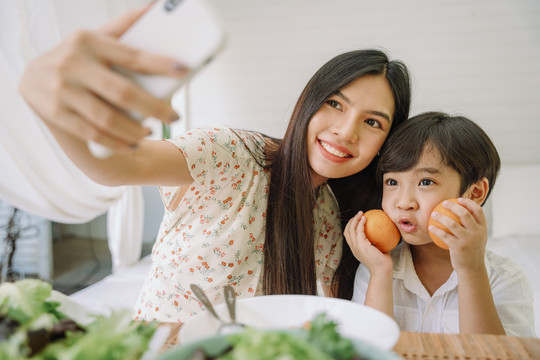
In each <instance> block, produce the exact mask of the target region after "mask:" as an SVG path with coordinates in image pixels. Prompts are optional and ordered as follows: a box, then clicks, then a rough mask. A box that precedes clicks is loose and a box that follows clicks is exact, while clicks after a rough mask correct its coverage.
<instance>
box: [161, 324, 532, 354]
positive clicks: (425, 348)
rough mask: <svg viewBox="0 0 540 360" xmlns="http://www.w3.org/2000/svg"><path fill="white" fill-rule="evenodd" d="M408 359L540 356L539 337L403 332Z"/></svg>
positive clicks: (171, 341) (173, 339)
mask: <svg viewBox="0 0 540 360" xmlns="http://www.w3.org/2000/svg"><path fill="white" fill-rule="evenodd" d="M163 325H166V326H170V328H171V332H170V334H169V337H168V339H167V341H166V342H165V346H164V350H167V349H169V348H170V347H172V346H176V345H178V331H179V330H180V326H181V324H180V323H178V324H174V323H168V324H162V326H163ZM392 350H393V351H394V352H395V353H397V354H399V355H400V356H401V357H402V358H403V359H406V360H540V338H522V337H515V336H501V335H484V334H477V335H470V334H465V335H459V334H430V333H413V332H401V333H400V336H399V340H398V342H397V344H396V345H395V346H394V348H393V349H392Z"/></svg>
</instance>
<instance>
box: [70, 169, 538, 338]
mask: <svg viewBox="0 0 540 360" xmlns="http://www.w3.org/2000/svg"><path fill="white" fill-rule="evenodd" d="M537 179H540V165H523V166H507V167H505V168H503V170H502V171H501V174H500V176H499V179H498V180H497V184H496V186H495V190H494V191H493V194H492V195H491V198H490V201H489V202H488V204H487V205H486V206H485V207H484V210H485V212H486V216H487V218H488V221H489V223H490V224H491V226H490V238H489V240H488V248H489V249H491V250H493V251H494V252H496V253H498V254H499V255H502V256H505V257H507V258H509V259H511V260H513V261H514V262H515V263H517V264H518V265H520V266H521V267H522V268H523V269H524V270H525V271H526V273H528V274H529V277H530V279H531V283H532V285H533V290H534V297H535V324H536V334H537V336H539V331H540V261H539V260H538V258H539V257H540V206H538V204H540V188H539V187H535V186H534V182H535V181H537ZM531 182H532V183H533V185H529V183H531ZM150 263H151V262H150V257H149V256H147V257H145V258H143V259H142V260H140V261H139V262H138V263H136V264H134V265H132V266H130V267H127V268H124V269H121V270H119V271H117V272H116V273H114V274H113V275H110V276H108V277H106V278H104V279H103V280H101V281H99V282H97V283H96V284H93V285H91V286H89V287H87V288H85V289H83V290H81V291H79V292H77V293H75V294H73V295H71V298H72V299H73V300H75V301H77V302H78V303H81V304H82V305H85V306H87V307H88V308H89V309H90V311H92V312H95V313H99V314H107V313H108V312H110V310H111V309H116V308H128V309H132V308H133V307H134V305H135V302H136V301H137V296H138V293H139V291H140V289H141V287H142V285H143V283H144V280H145V278H146V274H147V272H148V271H149V268H150Z"/></svg>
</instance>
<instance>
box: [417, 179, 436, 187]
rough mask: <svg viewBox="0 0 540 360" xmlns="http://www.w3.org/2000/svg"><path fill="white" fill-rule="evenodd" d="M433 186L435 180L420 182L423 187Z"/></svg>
mask: <svg viewBox="0 0 540 360" xmlns="http://www.w3.org/2000/svg"><path fill="white" fill-rule="evenodd" d="M433 184H434V182H433V180H429V179H423V180H421V181H420V185H422V186H429V185H433Z"/></svg>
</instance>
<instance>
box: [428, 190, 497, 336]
mask: <svg viewBox="0 0 540 360" xmlns="http://www.w3.org/2000/svg"><path fill="white" fill-rule="evenodd" d="M458 202H459V204H460V205H461V206H460V205H458V204H455V203H452V202H447V203H446V204H445V205H444V206H445V207H446V208H447V209H448V210H450V211H452V212H453V213H454V214H456V215H457V216H459V218H460V219H461V222H462V224H463V225H460V224H459V223H457V222H455V221H454V220H452V219H450V218H448V217H446V216H442V215H441V214H437V213H435V214H434V215H433V218H434V219H435V220H437V221H438V222H440V223H441V224H443V225H444V226H446V227H447V228H448V229H449V230H450V231H452V233H453V234H454V235H453V236H452V235H450V234H448V233H447V232H445V231H443V230H440V229H437V228H435V227H432V226H430V231H432V232H433V233H435V235H437V236H439V237H440V238H441V240H443V241H444V242H445V243H446V244H447V245H448V247H449V248H450V259H451V261H452V266H453V268H454V270H455V271H456V274H457V276H458V283H459V285H458V303H459V331H460V333H489V334H505V331H504V328H503V326H502V323H501V320H500V318H499V315H498V313H497V309H496V308H495V303H494V301H493V296H492V293H491V286H490V283H489V278H488V274H487V271H486V266H485V262H484V259H485V251H486V244H487V222H486V218H485V215H484V212H483V210H482V207H481V206H480V205H479V204H478V203H476V202H474V201H473V200H470V199H464V198H460V199H459V200H458Z"/></svg>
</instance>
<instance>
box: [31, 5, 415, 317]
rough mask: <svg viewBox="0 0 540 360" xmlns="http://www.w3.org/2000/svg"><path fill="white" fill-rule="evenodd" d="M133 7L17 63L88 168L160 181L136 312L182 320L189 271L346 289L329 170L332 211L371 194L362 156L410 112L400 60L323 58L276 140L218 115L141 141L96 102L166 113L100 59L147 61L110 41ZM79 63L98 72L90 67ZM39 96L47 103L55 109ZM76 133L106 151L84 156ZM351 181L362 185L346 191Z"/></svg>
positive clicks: (301, 289)
mask: <svg viewBox="0 0 540 360" xmlns="http://www.w3.org/2000/svg"><path fill="white" fill-rule="evenodd" d="M134 18H135V16H132V17H131V18H130V19H131V20H129V21H125V22H124V23H122V22H121V21H120V22H116V23H113V28H114V29H113V30H108V32H106V33H105V34H106V35H103V34H102V33H101V34H96V33H82V34H79V35H78V36H75V37H72V38H71V39H70V40H68V41H66V42H64V43H63V44H61V45H60V46H59V47H58V48H56V49H53V50H52V51H51V52H49V53H48V54H45V55H44V56H42V57H41V58H38V59H37V60H36V61H35V62H34V63H33V64H31V65H30V67H29V69H28V70H27V73H26V74H25V76H23V80H22V83H21V92H22V94H23V95H24V97H25V98H26V99H27V101H28V102H29V103H30V105H31V106H32V107H33V108H34V109H35V110H36V112H37V113H38V114H40V115H41V117H42V118H43V120H44V121H45V123H46V124H47V125H48V126H49V128H50V130H51V131H52V133H53V134H54V136H55V137H56V139H57V140H58V142H59V143H60V145H61V146H62V148H63V149H64V151H65V152H66V153H67V154H68V156H69V157H70V158H71V160H72V161H73V162H74V163H75V164H76V165H77V166H78V167H79V168H80V169H81V170H82V171H83V172H85V173H86V174H87V175H88V176H89V177H91V178H92V179H93V180H95V181H97V182H99V183H102V184H105V185H110V186H117V185H129V184H141V185H143V184H144V185H158V186H160V190H161V194H162V197H163V200H164V204H165V207H166V211H165V216H164V219H163V222H162V224H161V228H160V232H159V234H158V237H157V240H156V244H155V245H154V248H153V252H152V254H153V255H152V261H153V266H152V271H151V273H150V274H149V276H148V278H147V282H146V284H145V286H144V288H143V290H142V292H141V296H140V298H139V301H138V303H137V304H138V305H137V314H136V318H137V319H144V320H153V319H156V320H159V321H184V320H185V319H186V318H187V317H189V316H191V315H193V314H195V313H197V312H198V311H199V310H200V308H201V305H200V304H199V302H198V301H197V300H196V299H195V298H194V297H193V296H192V294H191V292H190V290H189V285H190V284H191V283H197V284H199V285H200V286H202V287H203V288H205V290H206V291H207V293H209V295H210V297H212V298H213V299H214V301H217V302H220V301H222V294H221V288H222V287H223V285H225V284H226V283H230V284H233V285H234V286H235V290H236V292H237V294H238V295H239V296H243V297H245V296H253V295H259V294H317V283H318V282H319V283H320V284H321V285H322V291H324V293H325V294H327V295H334V296H336V295H338V296H341V297H348V298H350V293H352V279H353V277H354V269H356V266H352V267H349V266H348V265H347V266H346V264H345V263H344V265H342V266H341V270H339V271H338V272H337V273H335V269H336V268H337V267H338V265H339V263H340V258H341V251H342V234H341V224H340V221H341V220H342V219H340V215H339V213H340V211H339V208H338V204H337V202H336V199H335V198H334V197H333V194H332V191H331V190H330V188H329V186H328V185H327V180H328V179H335V180H333V183H332V186H333V188H334V189H338V191H337V192H336V193H337V197H338V201H339V202H340V203H341V209H342V210H344V211H349V212H351V210H354V209H355V207H356V206H361V207H362V208H363V209H366V208H367V207H368V206H374V205H376V204H377V201H378V199H379V195H378V192H377V189H376V187H375V178H374V176H373V174H372V173H371V170H370V169H371V168H372V167H373V164H372V163H373V159H374V158H375V157H376V155H377V152H378V151H379V149H380V148H381V146H382V145H383V143H384V141H385V140H386V138H387V136H388V134H389V133H390V131H391V130H393V129H394V128H395V127H396V126H397V125H399V124H400V123H401V122H403V121H404V120H405V119H406V118H407V116H408V111H409V104H410V85H409V77H408V72H407V69H406V67H405V65H403V64H402V63H401V62H399V61H389V60H388V58H387V56H386V55H385V54H384V53H383V52H380V51H377V50H362V51H353V52H349V53H345V54H342V55H339V56H337V57H335V58H334V59H332V60H330V61H329V62H328V63H326V64H325V65H323V67H321V69H320V70H319V71H317V73H316V74H315V75H314V76H313V77H312V79H311V80H310V81H309V83H308V84H307V86H306V88H305V89H304V91H303V92H302V94H301V95H300V98H299V100H298V102H297V104H296V107H295V109H294V111H293V114H292V116H291V121H290V123H289V126H288V129H287V132H286V134H285V136H284V138H283V140H278V139H273V138H270V137H267V136H264V135H262V134H259V133H255V132H249V131H242V130H232V129H230V128H227V127H223V126H218V127H209V128H205V129H196V130H193V131H191V132H189V133H188V134H185V135H183V136H181V137H178V138H175V139H171V140H170V141H151V140H143V141H139V139H140V137H142V136H144V135H146V133H145V130H144V128H142V127H141V126H140V125H138V124H134V123H133V122H132V121H130V120H129V118H127V117H126V115H125V114H121V113H120V112H119V110H117V109H115V108H114V107H112V106H110V105H108V103H112V104H113V105H115V106H116V107H119V108H121V109H135V110H136V111H138V112H140V113H143V114H145V115H150V116H154V117H158V118H160V119H162V120H166V119H169V120H170V119H171V118H172V117H174V114H173V113H172V112H171V111H172V110H171V109H170V108H168V107H167V106H168V105H165V104H163V103H161V102H159V101H158V100H156V99H153V98H151V97H150V96H149V95H148V94H143V93H142V92H141V90H138V89H132V88H131V87H130V84H129V83H127V82H126V80H124V79H120V78H119V77H118V75H116V74H114V73H112V72H111V71H109V70H108V66H109V65H110V64H111V63H113V64H117V65H122V66H129V67H130V68H131V69H139V70H144V71H145V72H152V71H153V72H155V71H156V70H155V68H153V67H152V66H151V65H148V64H147V63H146V62H145V64H147V65H141V64H139V63H137V61H138V60H140V59H146V60H148V59H149V58H151V56H150V55H148V54H144V53H142V52H141V54H142V55H140V56H131V58H132V59H135V60H133V62H129V61H127V60H126V58H125V56H123V55H118V56H117V57H114V55H111V54H123V51H124V50H126V48H125V47H124V46H121V45H119V44H118V43H116V42H115V41H114V38H113V37H114V36H118V35H119V34H121V33H122V29H125V28H127V26H126V25H127V24H129V23H131V22H132V20H133V19H134ZM122 24H123V25H122ZM120 25H122V26H123V27H122V26H120ZM98 45H100V46H98ZM104 47H105V48H106V49H107V50H108V51H104V50H102V49H103V48H104ZM128 50H129V51H131V54H133V52H134V51H135V50H132V49H128ZM64 54H67V55H64ZM89 55H91V56H89ZM112 57H114V58H112ZM152 59H156V57H154V58H152ZM123 61H127V65H126V63H124V62H123ZM156 61H157V60H156ZM159 61H160V63H161V64H166V65H163V66H166V67H167V68H168V69H170V68H175V69H178V68H179V66H173V65H174V62H173V61H170V60H167V59H164V58H160V59H159ZM167 61H169V62H168V63H167ZM50 63H52V64H53V66H48V64H50ZM86 68H88V69H91V70H93V71H94V74H96V76H97V75H100V77H101V79H98V78H96V77H93V78H91V79H90V78H89V76H88V74H89V72H88V71H83V70H84V69H86ZM96 68H98V69H99V71H96ZM51 69H52V71H51ZM74 69H76V70H77V71H75V70H74ZM160 73H169V74H174V73H176V74H177V75H178V71H176V72H175V71H168V72H167V71H165V72H164V71H160ZM85 74H86V75H85ZM47 77H50V79H52V81H51V82H50V83H53V84H60V86H59V88H58V89H60V90H59V91H58V92H56V94H55V92H54V91H51V90H50V89H44V90H43V91H39V89H38V88H36V86H33V85H34V84H33V82H34V81H35V80H36V79H41V78H47ZM74 78H76V81H72V79H74ZM111 84H116V85H117V86H120V88H121V89H122V93H123V95H121V96H118V95H117V94H116V92H114V91H110V89H111V88H112V89H114V88H115V87H114V86H111ZM116 88H118V87H116ZM43 95H45V96H48V97H45V98H44V97H43ZM43 99H49V101H46V100H43ZM50 103H52V104H56V105H57V106H55V107H54V108H55V109H56V110H55V111H50V109H49V105H48V104H50ZM116 117H119V121H118V122H115V121H113V119H116ZM100 118H105V120H103V119H100ZM128 129H129V130H128ZM81 131H83V133H82V134H81ZM88 139H91V140H94V141H97V142H100V143H102V144H103V145H106V146H108V147H110V148H113V149H114V150H116V151H117V152H116V154H115V155H114V156H112V157H110V158H108V159H96V158H94V157H93V156H92V155H91V153H90V152H89V151H88V148H87V146H86V140H88ZM135 144H136V146H134V145H135ZM179 150H180V151H179ZM370 164H372V165H370ZM373 191H375V192H373ZM357 193H361V194H362V195H363V196H361V197H357V198H356V197H355V201H354V202H352V201H351V202H350V204H349V203H348V201H347V200H348V199H351V197H353V196H355V194H357ZM351 204H352V205H351ZM347 214H348V213H347ZM348 216H349V215H346V214H345V216H344V217H345V219H344V220H347V217H348ZM263 250H264V251H263ZM349 273H352V275H351V276H352V277H351V276H349V275H350V274H349ZM331 285H333V287H332V289H331ZM319 293H320V292H319Z"/></svg>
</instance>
